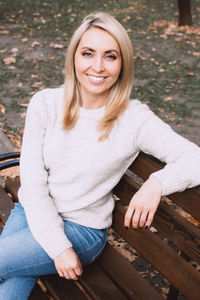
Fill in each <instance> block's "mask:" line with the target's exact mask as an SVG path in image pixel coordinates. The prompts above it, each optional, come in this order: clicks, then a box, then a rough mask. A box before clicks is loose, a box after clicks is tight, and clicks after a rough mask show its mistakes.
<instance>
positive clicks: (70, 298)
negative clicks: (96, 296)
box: [40, 274, 88, 300]
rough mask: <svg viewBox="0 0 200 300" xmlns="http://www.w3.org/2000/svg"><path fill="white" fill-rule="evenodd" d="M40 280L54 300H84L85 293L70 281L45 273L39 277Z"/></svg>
mask: <svg viewBox="0 0 200 300" xmlns="http://www.w3.org/2000/svg"><path fill="white" fill-rule="evenodd" d="M40 280H41V282H42V283H43V284H44V285H45V287H46V288H47V290H48V293H49V294H50V295H52V296H53V297H54V298H55V300H60V299H62V300H65V299H66V300H75V299H76V300H86V299H88V298H87V297H86V295H85V294H84V293H83V292H82V291H81V290H80V289H79V287H78V286H77V285H76V284H75V283H74V282H73V281H72V280H67V279H65V278H61V277H59V276H58V275H57V274H55V275H47V276H41V277H40Z"/></svg>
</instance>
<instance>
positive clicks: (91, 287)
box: [79, 262, 136, 300]
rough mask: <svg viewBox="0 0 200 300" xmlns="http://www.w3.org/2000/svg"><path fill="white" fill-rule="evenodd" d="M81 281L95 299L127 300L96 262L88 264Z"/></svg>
mask: <svg viewBox="0 0 200 300" xmlns="http://www.w3.org/2000/svg"><path fill="white" fill-rule="evenodd" d="M79 281H80V283H81V284H82V285H83V286H84V288H85V289H86V290H87V292H88V293H89V294H90V295H91V296H92V299H93V300H108V299H109V300H116V299H117V300H127V297H126V296H125V295H124V294H123V293H122V292H121V291H120V290H119V288H118V287H117V286H116V285H115V284H114V283H113V281H112V280H111V279H110V278H109V277H108V276H107V275H106V273H105V272H104V271H103V270H102V269H101V268H100V267H99V265H98V264H97V263H96V262H94V263H92V264H91V265H89V266H87V268H86V269H85V271H84V272H83V275H82V276H81V277H80V279H79ZM133 299H136V298H133Z"/></svg>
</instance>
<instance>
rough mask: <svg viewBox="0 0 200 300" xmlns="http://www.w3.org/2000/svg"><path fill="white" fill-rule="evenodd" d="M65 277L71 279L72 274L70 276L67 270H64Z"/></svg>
mask: <svg viewBox="0 0 200 300" xmlns="http://www.w3.org/2000/svg"><path fill="white" fill-rule="evenodd" d="M63 277H65V278H66V279H68V280H69V279H71V278H70V276H69V274H68V273H67V272H64V276H63Z"/></svg>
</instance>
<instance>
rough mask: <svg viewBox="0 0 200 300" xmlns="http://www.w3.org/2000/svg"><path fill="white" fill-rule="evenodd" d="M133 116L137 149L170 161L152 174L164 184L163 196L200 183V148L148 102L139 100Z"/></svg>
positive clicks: (164, 160) (166, 161)
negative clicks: (157, 112)
mask: <svg viewBox="0 0 200 300" xmlns="http://www.w3.org/2000/svg"><path fill="white" fill-rule="evenodd" d="M133 110H134V115H133V123H134V128H133V131H134V139H135V141H134V142H135V143H136V144H137V148H138V150H139V151H140V150H141V151H143V152H145V153H147V154H150V155H153V156H154V157H156V158H158V159H159V160H161V161H163V162H165V163H166V165H165V167H164V168H163V169H161V170H160V171H157V172H154V173H152V174H151V175H150V176H152V175H153V176H156V177H157V178H158V179H159V180H160V182H161V185H162V195H163V196H164V195H169V194H171V193H174V192H181V191H183V190H185V189H186V188H191V187H194V186H197V185H199V184H200V168H199V165H200V148H199V147H198V146H197V145H195V144H194V143H192V142H190V141H188V140H187V139H185V138H184V137H182V136H180V135H179V134H177V133H176V132H174V131H173V130H172V128H171V127H170V126H169V125H168V124H166V123H165V122H163V121H162V120H161V119H160V118H158V117H157V116H156V115H155V114H154V113H153V112H152V111H151V110H150V109H149V107H148V106H147V105H145V104H141V103H140V102H139V101H136V105H135V108H134V109H133Z"/></svg>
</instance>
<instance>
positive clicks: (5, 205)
mask: <svg viewBox="0 0 200 300" xmlns="http://www.w3.org/2000/svg"><path fill="white" fill-rule="evenodd" d="M13 207H14V203H13V201H12V200H11V199H10V197H9V196H8V194H7V193H6V192H5V191H4V189H3V188H2V187H1V186H0V218H1V221H2V222H3V223H4V224H5V221H6V220H7V218H8V216H9V215H10V210H11V209H12V208H13Z"/></svg>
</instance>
